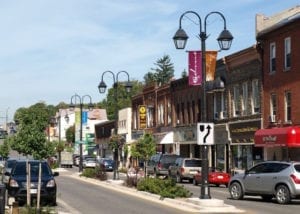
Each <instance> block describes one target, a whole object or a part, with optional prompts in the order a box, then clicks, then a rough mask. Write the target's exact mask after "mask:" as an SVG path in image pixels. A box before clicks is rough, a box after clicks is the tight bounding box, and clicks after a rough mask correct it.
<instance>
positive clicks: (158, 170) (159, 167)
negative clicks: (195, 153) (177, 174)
mask: <svg viewBox="0 0 300 214" xmlns="http://www.w3.org/2000/svg"><path fill="white" fill-rule="evenodd" d="M178 157H180V156H179V155H175V154H156V155H153V156H152V157H151V158H150V160H149V162H148V164H147V167H146V169H147V175H154V176H156V177H158V176H161V175H162V176H168V174H169V166H170V165H172V164H174V163H175V161H176V159H177V158H178Z"/></svg>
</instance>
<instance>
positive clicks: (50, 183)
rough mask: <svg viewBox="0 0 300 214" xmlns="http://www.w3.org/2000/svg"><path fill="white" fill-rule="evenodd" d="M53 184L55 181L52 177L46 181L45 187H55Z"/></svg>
mask: <svg viewBox="0 0 300 214" xmlns="http://www.w3.org/2000/svg"><path fill="white" fill-rule="evenodd" d="M55 185H56V184H55V181H54V180H53V179H52V180H50V181H48V183H47V185H46V187H55Z"/></svg>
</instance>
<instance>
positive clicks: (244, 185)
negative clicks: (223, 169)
mask: <svg viewBox="0 0 300 214" xmlns="http://www.w3.org/2000/svg"><path fill="white" fill-rule="evenodd" d="M229 193H230V196H231V198H232V199H236V200H239V199H243V197H244V196H245V195H259V196H261V197H262V198H263V199H264V200H271V199H272V198H273V197H275V198H276V201H277V202H278V203H279V204H287V203H289V202H290V201H291V199H293V198H299V197H300V162H281V161H266V162H262V163H259V164H257V165H255V166H254V167H252V168H251V169H249V170H246V171H245V173H241V174H236V175H234V176H233V177H231V179H230V181H229Z"/></svg>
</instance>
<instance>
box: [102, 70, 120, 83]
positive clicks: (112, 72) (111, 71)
mask: <svg viewBox="0 0 300 214" xmlns="http://www.w3.org/2000/svg"><path fill="white" fill-rule="evenodd" d="M106 73H111V75H112V76H113V80H114V83H115V82H116V78H115V74H114V73H113V72H112V71H104V72H103V74H102V77H101V82H103V77H104V75H105V74H106Z"/></svg>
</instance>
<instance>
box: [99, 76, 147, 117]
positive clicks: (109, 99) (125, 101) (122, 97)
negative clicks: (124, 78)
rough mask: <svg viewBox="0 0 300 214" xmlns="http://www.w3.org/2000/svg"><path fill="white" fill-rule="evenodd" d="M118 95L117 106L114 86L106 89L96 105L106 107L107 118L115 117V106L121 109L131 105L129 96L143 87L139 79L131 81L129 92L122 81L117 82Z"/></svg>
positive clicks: (135, 93)
mask: <svg viewBox="0 0 300 214" xmlns="http://www.w3.org/2000/svg"><path fill="white" fill-rule="evenodd" d="M117 87H118V89H117V90H118V94H117V95H118V96H117V106H115V97H114V92H115V91H114V90H115V89H114V88H110V89H109V90H108V93H107V96H106V98H105V99H104V100H102V102H101V103H99V104H98V106H101V108H104V109H106V111H107V117H108V119H109V120H114V119H115V116H116V115H115V107H117V109H123V108H126V107H130V106H131V97H132V96H135V95H137V94H138V93H140V92H141V91H142V89H143V84H142V83H141V82H139V81H133V82H132V89H131V92H130V93H127V92H126V90H125V87H124V85H123V84H122V83H119V84H118V86H117Z"/></svg>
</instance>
